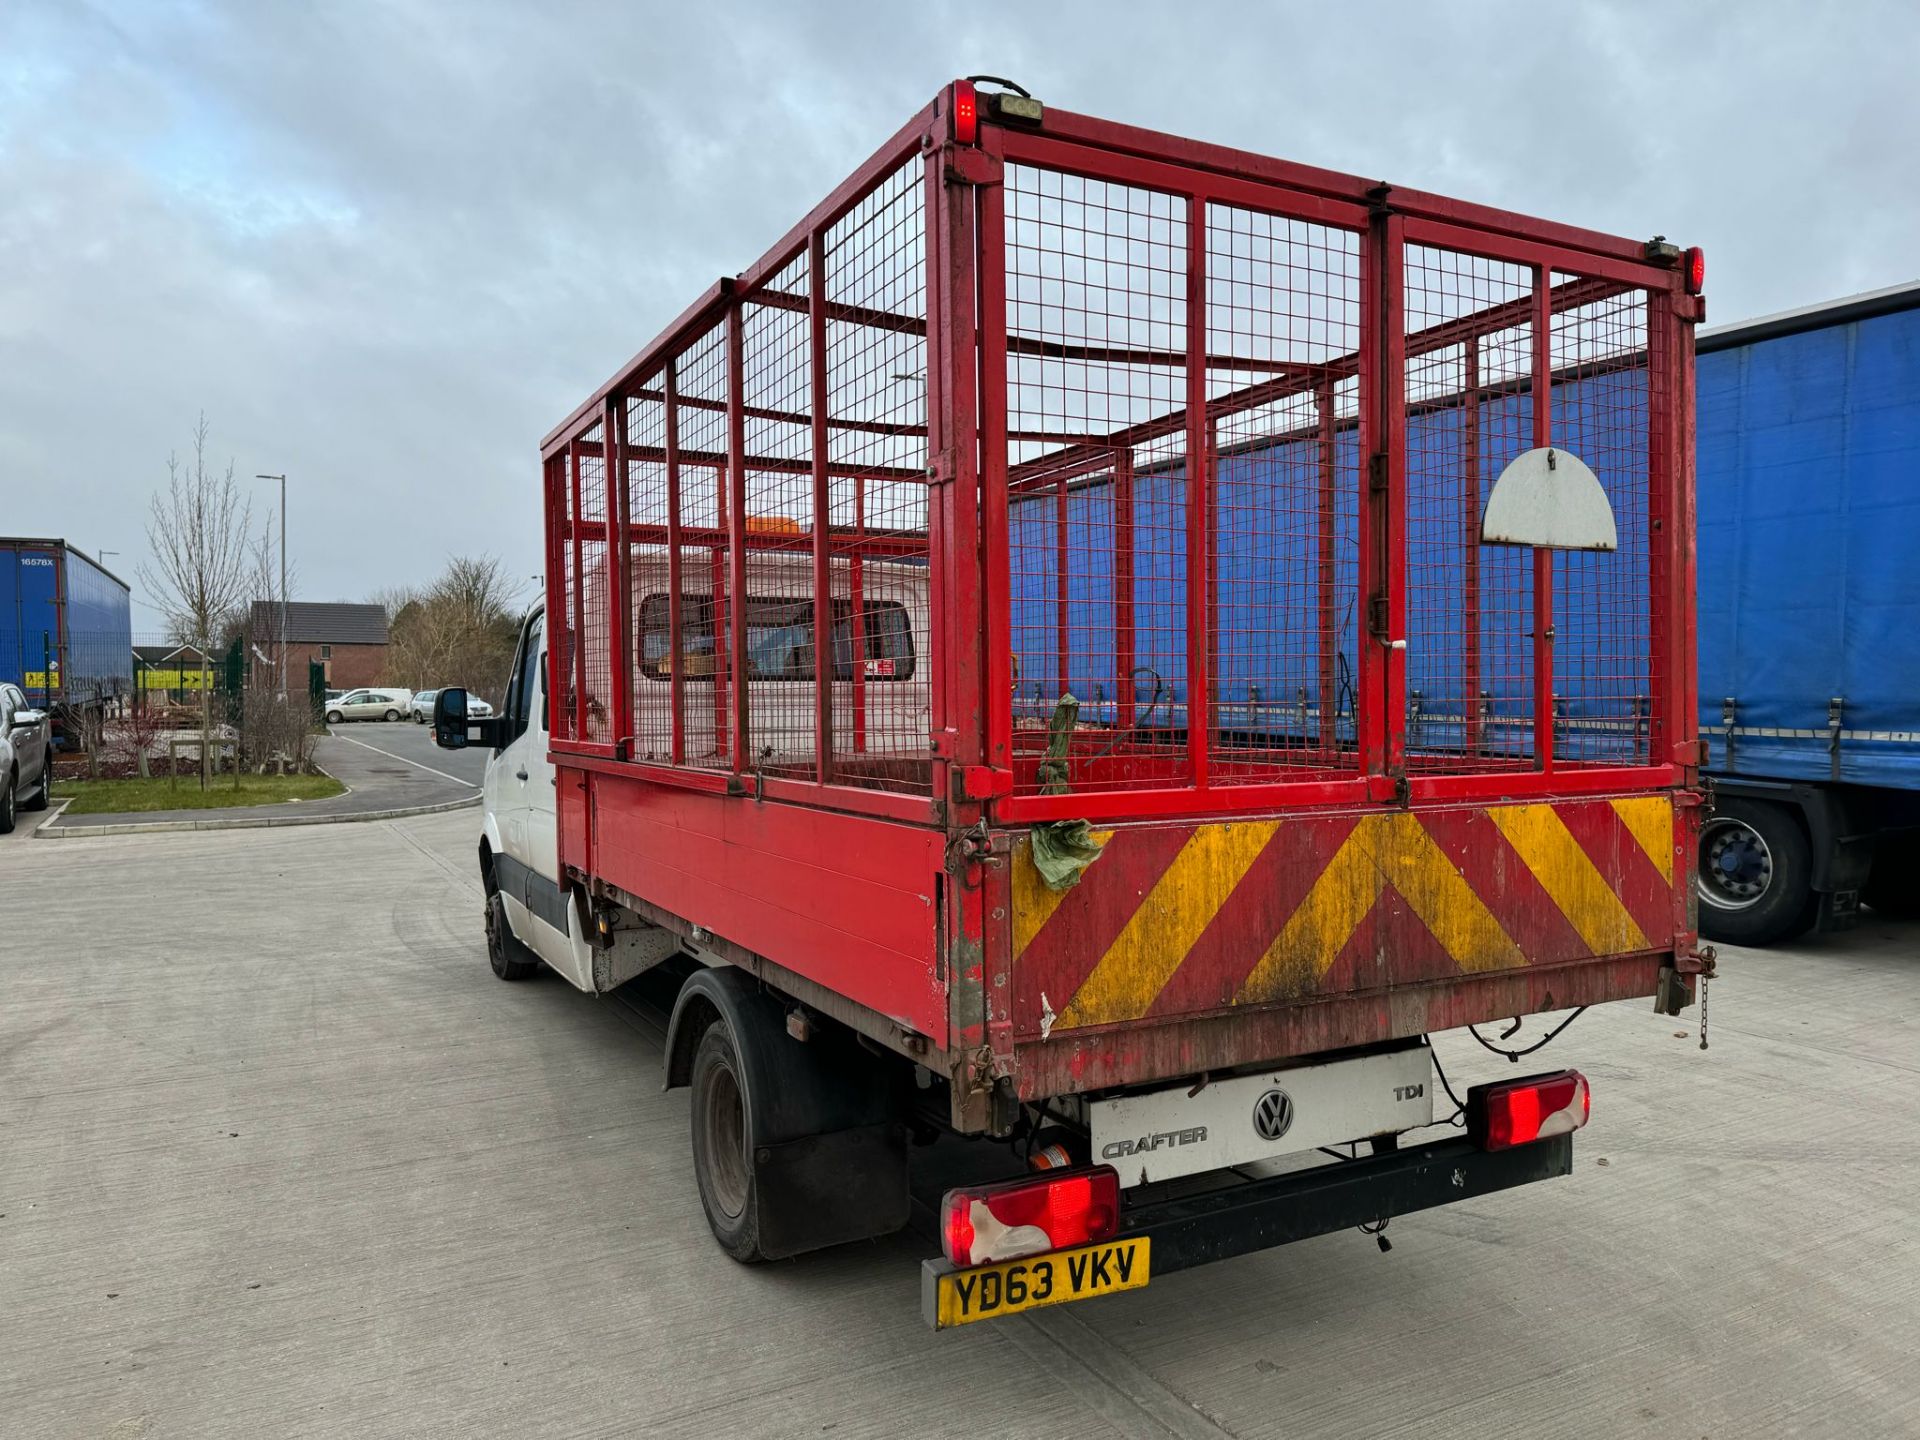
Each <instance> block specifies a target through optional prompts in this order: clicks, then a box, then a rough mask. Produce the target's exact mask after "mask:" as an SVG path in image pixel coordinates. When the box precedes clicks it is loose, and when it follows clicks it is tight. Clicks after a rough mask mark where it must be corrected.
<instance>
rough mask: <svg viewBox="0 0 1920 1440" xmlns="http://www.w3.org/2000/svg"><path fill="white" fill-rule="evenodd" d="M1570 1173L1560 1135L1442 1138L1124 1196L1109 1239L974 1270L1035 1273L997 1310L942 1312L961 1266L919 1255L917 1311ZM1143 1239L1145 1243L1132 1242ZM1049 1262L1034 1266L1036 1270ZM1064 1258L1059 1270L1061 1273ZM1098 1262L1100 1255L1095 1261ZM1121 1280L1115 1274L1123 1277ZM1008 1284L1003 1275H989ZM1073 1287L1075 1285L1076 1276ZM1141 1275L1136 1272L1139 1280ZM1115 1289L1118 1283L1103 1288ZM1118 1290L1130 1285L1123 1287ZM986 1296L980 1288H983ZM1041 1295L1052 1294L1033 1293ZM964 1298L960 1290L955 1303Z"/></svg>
mask: <svg viewBox="0 0 1920 1440" xmlns="http://www.w3.org/2000/svg"><path fill="white" fill-rule="evenodd" d="M1572 1169H1573V1136H1572V1135H1570V1134H1569V1135H1560V1136H1556V1137H1554V1138H1552V1139H1548V1140H1538V1141H1535V1142H1533V1143H1532V1144H1529V1145H1520V1146H1516V1147H1515V1148H1513V1149H1511V1150H1493V1151H1488V1150H1482V1149H1480V1148H1479V1147H1478V1146H1477V1145H1475V1144H1474V1143H1473V1142H1472V1141H1471V1140H1466V1139H1449V1140H1442V1141H1438V1142H1436V1143H1434V1144H1431V1145H1422V1146H1419V1147H1417V1148H1414V1149H1410V1150H1397V1151H1391V1152H1388V1153H1386V1154H1382V1155H1374V1156H1370V1157H1369V1158H1367V1159H1364V1160H1347V1161H1340V1162H1338V1163H1335V1164H1331V1165H1323V1166H1318V1167H1316V1168H1314V1169H1312V1170H1304V1171H1295V1172H1294V1173H1293V1174H1290V1175H1277V1176H1274V1177H1272V1178H1271V1179H1266V1180H1254V1181H1248V1182H1246V1183H1243V1184H1236V1185H1228V1186H1221V1187H1217V1188H1214V1189H1211V1190H1208V1191H1206V1192H1204V1193H1200V1194H1189V1195H1184V1196H1182V1197H1181V1198H1179V1199H1170V1200H1158V1201H1151V1202H1147V1203H1134V1204H1128V1203H1127V1202H1126V1201H1125V1200H1124V1199H1123V1200H1122V1205H1123V1207H1124V1213H1123V1214H1122V1216H1121V1221H1120V1231H1119V1233H1118V1235H1116V1236H1115V1237H1114V1239H1113V1240H1112V1241H1106V1242H1098V1243H1096V1244H1094V1245H1090V1246H1086V1247H1083V1248H1079V1249H1068V1250H1063V1251H1055V1252H1052V1254H1051V1255H1050V1256H1035V1257H1033V1258H1032V1259H1031V1260H1029V1261H1009V1262H1003V1263H1002V1264H998V1265H992V1264H990V1265H987V1266H984V1267H982V1269H981V1270H980V1271H979V1272H978V1273H980V1274H982V1275H991V1274H994V1273H995V1272H1006V1271H1007V1270H1008V1267H1009V1266H1016V1267H1017V1268H1018V1269H1019V1270H1020V1271H1022V1272H1026V1277H1027V1283H1031V1282H1032V1281H1033V1280H1034V1279H1038V1280H1039V1283H1041V1284H1043V1285H1044V1286H1045V1287H1046V1288H1045V1290H1044V1291H1039V1290H1036V1291H1033V1292H1032V1295H1031V1296H1029V1295H1027V1294H1026V1293H1024V1292H1023V1293H1022V1294H1020V1295H1014V1296H1012V1298H1011V1299H1010V1301H1009V1302H1008V1303H1007V1306H1006V1308H1005V1309H1002V1303H1003V1302H1002V1300H1001V1298H1000V1297H1001V1294H1002V1292H1001V1290H999V1289H997V1288H996V1289H994V1290H993V1292H992V1296H993V1298H991V1299H989V1300H984V1301H983V1302H982V1308H981V1311H980V1312H979V1313H975V1314H971V1315H960V1316H950V1315H943V1310H944V1309H945V1308H946V1307H943V1305H942V1300H941V1291H942V1286H943V1285H946V1286H947V1287H948V1288H949V1289H950V1290H953V1289H957V1288H958V1287H959V1284H960V1281H961V1279H963V1278H964V1276H965V1275H966V1273H967V1272H964V1271H958V1270H956V1269H955V1268H954V1266H952V1265H951V1264H949V1263H948V1262H947V1261H946V1260H945V1259H944V1258H936V1259H931V1260H926V1261H923V1262H922V1263H921V1267H920V1301H921V1311H922V1313H923V1314H924V1316H925V1317H926V1320H927V1323H928V1324H930V1325H932V1326H934V1327H935V1328H936V1329H938V1328H941V1327H943V1326H946V1325H956V1324H968V1323H971V1321H973V1320H984V1319H991V1318H995V1316H996V1315H997V1314H1013V1313H1019V1312H1020V1311H1022V1310H1025V1309H1029V1308H1034V1303H1033V1297H1041V1298H1039V1299H1038V1303H1040V1304H1058V1303H1061V1302H1062V1301H1066V1300H1074V1299H1087V1298H1091V1297H1092V1295H1093V1294H1097V1293H1103V1292H1102V1291H1099V1290H1094V1291H1090V1292H1088V1293H1074V1294H1062V1293H1060V1290H1061V1280H1060V1276H1061V1275H1062V1274H1063V1273H1064V1274H1067V1275H1069V1276H1077V1275H1080V1274H1085V1273H1089V1272H1086V1271H1084V1270H1081V1271H1076V1270H1074V1268H1073V1265H1074V1262H1075V1260H1076V1259H1077V1257H1081V1256H1086V1255H1088V1254H1089V1253H1090V1252H1093V1251H1104V1252H1116V1251H1118V1252H1130V1255H1131V1258H1132V1261H1133V1262H1134V1263H1138V1264H1141V1267H1142V1269H1143V1271H1144V1262H1145V1260H1146V1257H1148V1256H1151V1265H1152V1274H1153V1277H1154V1278H1155V1279H1158V1278H1159V1277H1161V1276H1163V1275H1169V1274H1171V1273H1173V1272H1174V1271H1176V1270H1190V1269H1192V1268H1193V1267H1194V1266H1196V1265H1206V1264H1210V1263H1211V1262H1213V1261H1215V1260H1226V1259H1230V1258H1231V1257H1233V1256H1235V1255H1245V1254H1247V1253H1249V1252H1250V1251H1254V1250H1267V1249H1271V1248H1272V1247H1273V1246H1275V1245H1286V1244H1289V1243H1291V1242H1292V1241H1295V1240H1307V1239H1311V1238H1312V1237H1313V1236H1315V1235H1326V1234H1330V1233H1331V1232H1333V1231H1335V1230H1346V1229H1350V1228H1352V1227H1353V1226H1356V1225H1377V1224H1379V1223H1380V1222H1381V1221H1383V1220H1389V1219H1391V1218H1393V1217H1394V1216H1396V1215H1410V1214H1412V1213H1413V1212H1415V1211H1417V1210H1430V1209H1432V1208H1433V1207H1435V1206H1437V1205H1448V1204H1451V1203H1453V1202H1454V1201H1456V1200H1471V1199H1474V1198H1476V1197H1477V1196H1481V1195H1491V1194H1493V1193H1494V1192H1495V1191H1496V1190H1510V1189H1512V1188H1513V1187H1514V1186H1516V1185H1528V1184H1531V1183H1532V1182H1533V1181H1535V1180H1551V1179H1553V1178H1554V1177H1555V1176H1557V1175H1566V1174H1569V1173H1571V1172H1572ZM1142 1241H1144V1242H1145V1243H1140V1242H1142ZM1049 1260H1051V1261H1052V1262H1053V1264H1052V1265H1051V1266H1050V1267H1048V1268H1046V1269H1045V1270H1044V1271H1041V1270H1039V1268H1038V1267H1042V1266H1047V1262H1048V1261H1049ZM1063 1262H1064V1266H1065V1268H1064V1269H1063ZM1098 1263H1099V1264H1100V1266H1101V1268H1102V1269H1104V1267H1105V1264H1106V1262H1105V1261H1104V1260H1102V1261H1100V1262H1098ZM1123 1278H1124V1276H1123ZM995 1283H996V1285H998V1284H1001V1283H1005V1284H1007V1285H1008V1286H1009V1287H1011V1285H1012V1284H1013V1283H1014V1282H1013V1281H1011V1280H1005V1281H999V1280H997V1281H996V1282H995ZM1072 1283H1073V1285H1074V1288H1075V1290H1076V1291H1078V1290H1079V1287H1080V1280H1079V1279H1078V1278H1075V1279H1074V1280H1073V1282H1072ZM1146 1283H1147V1281H1146V1280H1145V1279H1144V1278H1142V1279H1140V1280H1139V1281H1138V1284H1140V1285H1144V1284H1146ZM1108 1288H1117V1287H1108ZM1126 1288H1137V1286H1136V1287H1126ZM985 1293H986V1292H985V1290H984V1289H983V1291H982V1294H983V1295H984V1294H985ZM1046 1295H1051V1296H1052V1297H1053V1298H1052V1299H1050V1300H1049V1299H1046V1298H1044V1297H1045V1296H1046ZM967 1303H970V1302H968V1301H966V1300H965V1298H964V1297H963V1300H962V1308H963V1309H964V1306H965V1304H967Z"/></svg>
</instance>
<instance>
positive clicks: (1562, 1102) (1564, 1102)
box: [1467, 1070, 1593, 1150]
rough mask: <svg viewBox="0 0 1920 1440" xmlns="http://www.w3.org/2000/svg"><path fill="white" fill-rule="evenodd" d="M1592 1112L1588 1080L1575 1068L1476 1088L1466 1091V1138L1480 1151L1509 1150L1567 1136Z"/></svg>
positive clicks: (1584, 1122) (1582, 1123)
mask: <svg viewBox="0 0 1920 1440" xmlns="http://www.w3.org/2000/svg"><path fill="white" fill-rule="evenodd" d="M1592 1108H1593V1102H1592V1096H1591V1095H1590V1094H1589V1093H1588V1090H1587V1077H1586V1076H1584V1075H1582V1074H1581V1073H1580V1072H1579V1071H1578V1070H1561V1071H1559V1072H1558V1073H1556V1074H1553V1075H1529V1076H1527V1077H1526V1078H1524V1079H1521V1080H1505V1081H1502V1082H1501V1083H1500V1084H1498V1085H1476V1086H1474V1087H1473V1089H1471V1090H1469V1091H1468V1092H1467V1134H1469V1135H1470V1136H1472V1137H1473V1139H1474V1141H1475V1143H1477V1144H1478V1145H1479V1146H1480V1148H1481V1149H1483V1150H1510V1149H1512V1148H1513V1147H1514V1146H1515V1145H1526V1144H1529V1143H1531V1142H1532V1141H1535V1140H1546V1139H1549V1138H1550V1137H1552V1136H1555V1135H1567V1134H1571V1133H1572V1132H1573V1131H1575V1130H1578V1129H1579V1128H1580V1127H1581V1126H1582V1125H1584V1124H1586V1123H1587V1114H1588V1112H1589V1111H1590V1110H1591V1109H1592Z"/></svg>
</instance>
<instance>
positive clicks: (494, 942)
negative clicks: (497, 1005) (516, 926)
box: [487, 890, 540, 980]
mask: <svg viewBox="0 0 1920 1440" xmlns="http://www.w3.org/2000/svg"><path fill="white" fill-rule="evenodd" d="M487 963H488V964H490V965H492V966H493V973H494V974H495V975H497V976H499V977H500V978H501V979H502V980H531V979H532V978H533V977H534V976H536V975H538V974H539V973H540V957H539V956H537V955H535V954H534V953H533V951H531V950H529V949H528V948H527V947H526V944H525V943H524V942H523V941H521V940H520V939H518V938H517V937H516V936H515V935H514V933H513V927H512V926H510V925H509V924H507V902H506V901H505V900H503V899H502V898H501V897H500V892H499V891H498V890H495V891H493V892H492V893H491V894H489V895H488V896H487Z"/></svg>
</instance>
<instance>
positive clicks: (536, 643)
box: [507, 620, 546, 740]
mask: <svg viewBox="0 0 1920 1440" xmlns="http://www.w3.org/2000/svg"><path fill="white" fill-rule="evenodd" d="M540 631H541V624H540V622H539V621H538V620H536V621H534V622H533V624H532V625H530V626H529V627H528V628H527V633H526V637H525V639H524V640H523V641H522V643H521V646H520V657H519V667H518V669H517V670H516V671H515V672H514V676H513V680H512V682H511V691H512V693H511V694H509V695H508V696H507V705H508V714H509V715H510V717H511V720H512V738H513V739H515V740H517V739H519V738H520V737H521V736H522V735H524V734H526V733H527V721H528V719H529V717H530V716H531V714H532V705H533V697H534V696H535V695H536V694H540V693H541V691H542V689H543V687H542V685H541V683H540V682H541V679H542V678H543V677H542V676H541V674H540ZM545 703H546V700H545V696H544V695H542V696H541V704H542V705H543V706H544V705H545Z"/></svg>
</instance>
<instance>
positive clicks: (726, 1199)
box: [691, 1020, 766, 1265]
mask: <svg viewBox="0 0 1920 1440" xmlns="http://www.w3.org/2000/svg"><path fill="white" fill-rule="evenodd" d="M691 1079H692V1088H693V1107H692V1109H693V1178H694V1183H695V1184H697V1185H698V1186H699V1187H700V1208H701V1209H702V1210H704V1211H706V1212H707V1226H708V1228H709V1229H711V1230H712V1231H713V1238H714V1239H715V1240H718V1241H719V1242H720V1248H721V1249H722V1250H725V1251H726V1252H727V1254H729V1255H731V1256H732V1257H733V1258H734V1259H736V1260H738V1261H740V1262H742V1263H743V1264H749V1265H750V1264H753V1263H755V1262H757V1261H760V1260H764V1259H766V1256H765V1254H764V1253H763V1252H762V1251H761V1249H760V1196H759V1188H758V1186H757V1184H756V1183H755V1179H754V1167H753V1156H752V1154H751V1153H749V1143H750V1142H749V1137H750V1136H751V1135H752V1134H753V1127H752V1124H751V1121H750V1120H749V1117H748V1112H747V1105H748V1097H747V1083H746V1075H745V1073H744V1071H743V1070H742V1068H741V1065H740V1056H739V1054H738V1052H737V1051H735V1049H734V1046H733V1036H732V1035H731V1034H730V1033H728V1031H727V1022H726V1021H724V1020H715V1021H714V1022H713V1023H712V1024H711V1025H709V1026H708V1027H707V1033H706V1034H705V1035H703V1036H701V1037H700V1045H699V1048H698V1049H697V1050H695V1051H694V1055H693V1074H692V1077H691Z"/></svg>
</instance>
